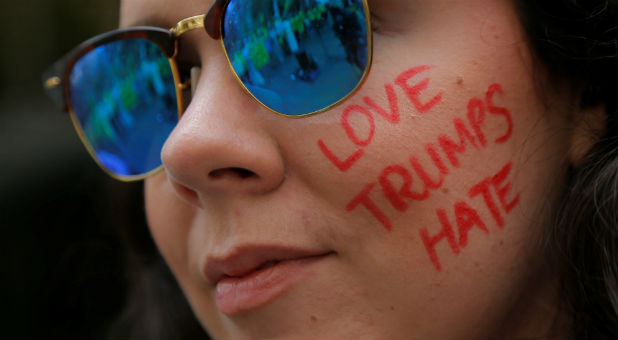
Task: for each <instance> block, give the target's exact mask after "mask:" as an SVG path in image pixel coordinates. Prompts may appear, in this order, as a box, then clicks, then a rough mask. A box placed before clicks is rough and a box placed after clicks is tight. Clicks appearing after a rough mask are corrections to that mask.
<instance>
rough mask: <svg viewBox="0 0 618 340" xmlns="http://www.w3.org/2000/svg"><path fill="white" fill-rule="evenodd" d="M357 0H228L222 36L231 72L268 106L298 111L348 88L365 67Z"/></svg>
mask: <svg viewBox="0 0 618 340" xmlns="http://www.w3.org/2000/svg"><path fill="white" fill-rule="evenodd" d="M366 20H367V18H366V16H365V10H364V5H363V1H362V0H334V1H326V0H306V1H282V0H265V1H246V0H232V1H230V3H229V4H228V7H227V10H226V14H225V18H224V20H223V44H224V46H225V50H226V53H227V55H228V57H229V59H230V62H231V64H232V67H233V69H234V71H235V72H236V75H237V76H238V77H239V78H240V79H241V81H242V83H243V84H244V85H245V87H246V88H247V89H248V90H249V92H250V93H251V94H252V95H253V96H254V97H256V98H257V99H258V100H259V101H260V102H262V103H263V104H264V105H266V106H267V107H269V108H270V109H272V110H274V111H277V112H279V113H282V114H285V115H290V116H300V115H304V114H309V113H313V112H316V111H319V110H322V109H325V108H327V107H329V106H331V105H333V104H335V103H337V102H338V101H340V100H342V99H343V98H345V97H346V96H347V95H349V94H350V93H351V92H352V91H353V90H354V89H355V88H356V87H357V86H358V85H359V83H360V81H361V80H362V77H363V75H364V73H365V71H366V69H367V64H368V57H369V42H368V40H369V39H368V32H367V24H366V22H367V21H366Z"/></svg>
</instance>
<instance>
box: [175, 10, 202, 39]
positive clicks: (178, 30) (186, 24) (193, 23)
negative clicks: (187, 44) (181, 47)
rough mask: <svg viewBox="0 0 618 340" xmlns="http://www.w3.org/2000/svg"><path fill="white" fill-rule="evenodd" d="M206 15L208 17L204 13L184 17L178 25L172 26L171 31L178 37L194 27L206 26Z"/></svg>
mask: <svg viewBox="0 0 618 340" xmlns="http://www.w3.org/2000/svg"><path fill="white" fill-rule="evenodd" d="M204 17H206V15H204V14H202V15H196V16H193V17H190V18H186V19H182V20H181V21H179V22H178V23H177V24H176V26H174V27H172V28H170V32H172V34H173V35H174V38H178V37H180V36H181V35H183V34H185V33H187V32H189V31H192V30H194V29H198V28H204Z"/></svg>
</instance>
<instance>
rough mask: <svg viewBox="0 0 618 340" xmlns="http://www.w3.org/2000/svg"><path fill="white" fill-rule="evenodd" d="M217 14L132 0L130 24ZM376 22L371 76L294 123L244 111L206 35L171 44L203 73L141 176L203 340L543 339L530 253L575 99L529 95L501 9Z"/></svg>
mask: <svg viewBox="0 0 618 340" xmlns="http://www.w3.org/2000/svg"><path fill="white" fill-rule="evenodd" d="M210 4H211V1H197V0H175V1H170V0H123V2H122V13H121V15H122V26H132V25H137V24H145V23H150V24H157V25H158V26H163V27H171V26H173V25H174V24H175V23H176V22H177V21H179V20H181V19H183V18H186V17H189V16H193V15H198V14H203V13H205V12H206V10H207V9H208V8H209V6H210ZM370 7H371V11H372V20H373V24H374V32H373V39H374V47H373V51H374V55H373V57H374V61H373V66H372V69H371V73H370V75H369V76H368V78H367V81H366V82H365V84H364V85H363V87H362V88H361V89H360V91H358V92H357V93H356V94H355V95H354V96H352V97H351V98H349V99H347V100H346V101H345V102H344V103H342V104H341V105H339V106H337V107H335V108H333V109H331V110H329V111H327V112H324V113H321V114H318V115H315V116H311V117H307V118H302V119H289V118H284V117H281V116H277V115H275V114H273V113H271V112H269V111H268V110H267V109H265V108H263V107H262V106H261V105H260V104H258V103H257V102H256V101H254V100H253V99H252V98H250V96H249V95H247V94H246V93H245V92H244V91H243V89H242V88H241V86H240V85H239V84H238V83H237V81H236V79H235V77H234V76H233V74H232V73H231V71H230V69H229V67H228V63H227V61H226V59H225V56H224V53H223V51H222V50H221V47H220V45H219V42H218V41H214V40H212V39H211V38H210V37H209V36H208V35H207V34H206V33H205V32H204V31H202V30H196V31H192V32H190V33H188V34H186V35H184V36H183V37H182V39H181V44H182V53H181V55H180V56H179V58H180V60H182V62H183V63H185V64H187V65H188V66H191V65H201V68H202V73H201V77H200V79H199V84H198V86H197V89H196V92H195V95H194V97H193V99H192V100H191V103H190V105H189V106H188V107H187V109H186V111H185V113H184V116H183V117H182V119H181V120H180V122H179V124H178V126H177V127H176V128H175V130H174V131H173V133H172V134H171V136H170V137H169V139H168V140H167V143H166V144H165V147H164V148H163V151H162V159H163V163H164V166H165V171H164V172H163V173H160V174H158V175H156V176H154V177H152V178H149V179H148V180H147V181H146V208H147V214H148V219H149V223H150V228H151V231H152V234H153V235H154V238H155V240H156V243H157V244H158V246H159V248H160V250H161V252H162V254H163V256H164V257H165V259H166V261H167V262H168V264H169V265H170V267H171V269H172V271H173V272H174V274H175V275H176V277H177V279H178V281H179V283H180V285H181V287H182V289H183V290H184V292H185V294H186V295H187V297H188V299H189V302H190V304H191V306H192V308H193V309H194V311H195V314H196V315H197V317H198V319H199V320H200V321H201V323H202V324H203V325H204V327H205V328H206V329H207V330H208V331H209V332H210V333H211V335H213V336H214V337H228V338H229V337H231V338H245V337H257V338H298V337H302V338H308V337H316V338H338V337H346V338H353V337H363V338H412V337H421V338H423V337H426V338H429V337H437V338H453V337H457V338H469V337H500V336H508V337H513V336H517V335H526V336H544V335H547V333H545V332H547V331H548V330H549V328H550V327H551V323H552V321H554V317H555V314H554V313H553V309H552V306H553V305H554V303H555V300H554V298H556V297H555V296H554V295H552V292H553V288H554V281H553V280H552V275H551V273H550V272H549V271H548V269H547V268H545V267H544V266H543V265H542V262H543V261H542V259H543V253H542V250H541V249H540V247H539V242H538V240H539V238H540V236H541V233H542V231H543V228H544V223H545V219H546V218H547V216H546V215H547V213H546V212H547V211H549V210H551V205H552V202H553V201H554V200H555V198H556V196H557V195H559V194H560V193H559V192H558V191H557V190H554V188H553V186H554V184H556V183H560V182H561V180H562V179H563V178H564V169H565V163H566V162H567V150H568V148H569V147H570V140H571V139H570V138H571V136H570V134H569V132H568V130H567V129H563V127H564V126H567V124H568V121H567V118H566V117H568V116H569V114H568V110H569V108H570V107H571V103H570V102H568V101H567V100H564V99H565V98H566V97H565V96H563V95H561V94H560V93H559V92H560V91H559V90H548V89H543V90H539V89H538V88H537V87H535V86H536V85H538V84H539V82H538V80H542V79H541V78H544V76H543V75H542V74H540V73H539V72H538V71H539V70H538V69H535V68H534V66H533V63H532V61H531V56H530V51H529V49H528V47H527V44H526V42H525V41H524V40H525V37H524V35H523V32H522V28H521V27H520V24H519V21H518V18H517V16H516V13H515V10H514V5H513V4H512V3H511V1H508V0H469V1H453V0H432V1H421V0H376V1H370ZM533 71H534V72H533ZM299 95H302V94H299Z"/></svg>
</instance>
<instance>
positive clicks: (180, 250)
mask: <svg viewBox="0 0 618 340" xmlns="http://www.w3.org/2000/svg"><path fill="white" fill-rule="evenodd" d="M144 190H145V200H146V216H147V218H148V225H149V228H150V232H151V234H152V237H153V239H154V241H155V243H156V244H157V246H158V248H159V250H160V251H161V254H162V255H163V257H164V258H165V260H166V262H167V263H168V265H169V266H170V268H171V269H172V271H173V272H174V273H175V274H181V275H184V274H185V273H186V272H187V255H186V254H187V247H188V245H187V239H188V233H189V230H190V225H191V221H192V218H193V216H194V212H193V211H192V209H191V208H190V206H188V205H187V204H186V203H184V202H182V201H181V200H180V199H178V197H177V195H176V194H175V193H174V190H173V188H172V186H171V185H170V183H169V181H168V180H167V177H166V176H165V174H158V175H155V176H153V177H152V178H148V179H147V180H146V182H145V185H144Z"/></svg>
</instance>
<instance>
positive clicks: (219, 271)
mask: <svg viewBox="0 0 618 340" xmlns="http://www.w3.org/2000/svg"><path fill="white" fill-rule="evenodd" d="M333 254H334V253H333V252H330V251H322V250H311V249H300V248H287V247H279V246H246V247H242V248H237V249H236V250H235V251H233V252H230V253H229V255H226V256H223V257H218V258H217V257H209V258H208V259H207V260H206V265H205V267H204V273H205V275H206V278H207V279H208V281H210V282H212V283H213V284H215V291H216V294H215V299H216V302H217V306H218V307H219V309H220V310H221V312H222V313H224V314H226V315H229V316H233V315H237V314H240V313H243V312H248V311H250V310H253V309H256V308H259V307H261V306H263V305H265V304H268V303H269V302H271V301H273V300H275V299H276V298H277V297H279V296H280V295H282V294H284V293H285V292H287V291H288V290H289V289H291V288H292V287H293V286H295V285H296V284H297V283H299V282H301V281H303V279H305V278H307V277H308V276H309V275H311V274H312V273H313V272H314V270H315V269H316V267H317V266H319V265H320V264H322V263H324V261H325V260H326V259H327V258H328V257H330V255H333Z"/></svg>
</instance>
